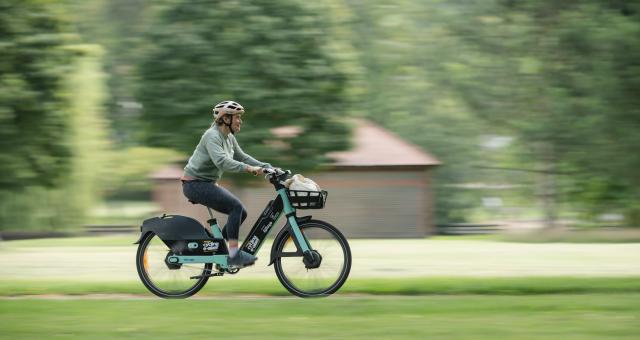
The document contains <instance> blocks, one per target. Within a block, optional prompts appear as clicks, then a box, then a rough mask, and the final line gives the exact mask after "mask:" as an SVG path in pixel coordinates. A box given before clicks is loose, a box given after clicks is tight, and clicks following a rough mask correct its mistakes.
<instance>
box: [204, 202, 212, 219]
mask: <svg viewBox="0 0 640 340" xmlns="http://www.w3.org/2000/svg"><path fill="white" fill-rule="evenodd" d="M205 207H207V206H206V205H205ZM207 211H208V212H209V217H210V218H211V219H213V213H212V212H211V208H209V207H207Z"/></svg>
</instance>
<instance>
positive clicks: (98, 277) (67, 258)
mask: <svg viewBox="0 0 640 340" xmlns="http://www.w3.org/2000/svg"><path fill="white" fill-rule="evenodd" d="M350 244H351V248H352V252H353V267H352V271H351V276H350V277H351V278H358V277H360V278H364V277H424V276H465V277H479V276H487V277H518V276H563V275H567V276H640V243H630V244H563V243H543V244H528V243H507V242H493V241H469V240H464V241H456V240H352V241H350ZM135 252H136V248H135V246H133V245H131V246H52V247H46V246H43V247H34V246H33V245H31V246H12V245H10V243H9V245H7V243H5V244H4V245H2V244H0V263H2V265H0V280H3V279H7V280H13V279H26V280H33V279H41V280H89V281H103V282H104V281H135V280H138V277H137V273H136V269H135ZM258 256H259V260H258V262H257V263H256V265H255V266H254V267H252V268H248V269H245V270H243V272H242V273H241V275H242V276H243V277H274V273H273V269H272V267H267V262H268V261H267V258H268V256H269V245H265V247H263V248H262V249H261V250H260V252H259V254H258Z"/></svg>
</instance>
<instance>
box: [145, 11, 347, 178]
mask: <svg viewBox="0 0 640 340" xmlns="http://www.w3.org/2000/svg"><path fill="white" fill-rule="evenodd" d="M312 6H313V7H312ZM331 6H333V5H327V6H324V5H317V4H316V5H310V4H305V3H304V2H302V1H296V0H281V1H267V0H262V1H252V2H250V3H247V2H243V1H234V0H232V1H206V2H205V1H199V2H192V1H170V2H168V3H167V5H166V7H165V8H163V9H162V10H161V11H160V14H159V16H158V18H157V20H156V21H155V22H154V23H153V24H152V25H151V27H150V30H149V31H150V32H151V33H150V35H149V37H148V41H147V47H148V49H149V50H148V53H146V56H145V57H144V58H142V60H141V64H140V76H141V89H140V93H139V94H140V95H139V98H140V101H141V102H142V104H143V106H144V112H143V119H144V123H146V126H147V130H146V131H147V138H146V140H147V141H148V143H149V144H150V145H153V146H168V147H173V148H177V149H179V150H181V151H183V152H185V153H190V152H191V151H193V148H194V146H195V145H196V143H197V142H198V139H199V138H200V135H201V133H202V132H203V130H204V129H205V128H207V127H208V125H209V124H210V123H211V120H212V119H211V109H212V107H213V105H214V104H215V103H217V102H220V101H222V100H227V99H233V100H237V101H238V102H240V103H242V104H243V105H244V106H245V109H246V112H247V113H246V114H245V128H244V129H243V130H244V131H243V132H242V134H240V135H239V139H240V140H241V143H242V145H243V148H245V149H246V151H248V152H249V153H251V154H254V155H256V156H257V157H258V158H259V159H264V160H266V161H269V162H271V163H273V164H276V165H279V166H283V167H292V168H295V169H304V168H312V167H315V166H317V165H318V164H321V163H322V162H324V161H325V156H324V155H325V153H327V152H329V151H334V150H341V149H344V148H346V147H347V146H348V128H347V125H345V124H344V123H343V120H344V119H343V118H345V116H348V115H349V113H350V110H351V108H350V103H349V100H348V95H349V94H348V92H347V91H348V90H349V77H350V73H352V72H354V71H353V69H352V68H351V67H352V65H351V64H349V58H350V55H349V53H348V51H349V49H348V48H347V47H345V48H344V49H340V48H339V47H340V43H339V41H340V37H336V35H335V34H333V33H335V31H333V28H332V26H331V25H332V21H334V20H335V17H332V16H329V15H328V14H327V13H326V12H327V9H328V10H334V11H335V8H334V9H332V7H331ZM318 7H320V8H318ZM278 126H297V127H298V128H299V129H300V133H299V134H298V135H296V136H289V137H278V136H274V135H273V134H272V133H271V128H274V127H278Z"/></svg>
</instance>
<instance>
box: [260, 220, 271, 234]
mask: <svg viewBox="0 0 640 340" xmlns="http://www.w3.org/2000/svg"><path fill="white" fill-rule="evenodd" d="M272 225H273V222H269V223H267V225H265V226H264V227H262V231H263V232H265V233H266V232H267V231H269V228H271V226H272Z"/></svg>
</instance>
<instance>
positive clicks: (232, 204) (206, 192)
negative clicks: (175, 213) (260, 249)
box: [182, 181, 247, 247]
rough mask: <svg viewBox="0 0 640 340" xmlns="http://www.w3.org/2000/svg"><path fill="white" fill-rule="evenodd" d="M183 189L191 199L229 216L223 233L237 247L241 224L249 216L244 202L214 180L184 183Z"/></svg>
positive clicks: (231, 244)
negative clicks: (213, 181)
mask: <svg viewBox="0 0 640 340" xmlns="http://www.w3.org/2000/svg"><path fill="white" fill-rule="evenodd" d="M182 191H183V193H184V195H185V196H186V197H187V198H188V199H189V200H191V201H194V202H196V203H200V204H204V205H206V206H208V207H209V208H211V209H213V210H215V211H217V212H220V213H223V214H226V215H228V216H229V217H228V218H227V224H225V226H224V228H223V229H222V233H223V235H224V236H225V238H227V239H228V240H229V245H230V246H233V243H235V245H236V247H237V244H238V232H239V230H240V225H241V224H242V222H244V220H245V219H246V218H247V210H246V209H245V208H244V206H243V205H242V202H240V200H239V199H238V198H237V197H236V196H234V195H233V194H232V193H231V192H229V190H227V189H225V188H223V187H221V186H218V185H216V184H215V183H212V182H197V181H192V182H186V183H184V184H183V185H182Z"/></svg>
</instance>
